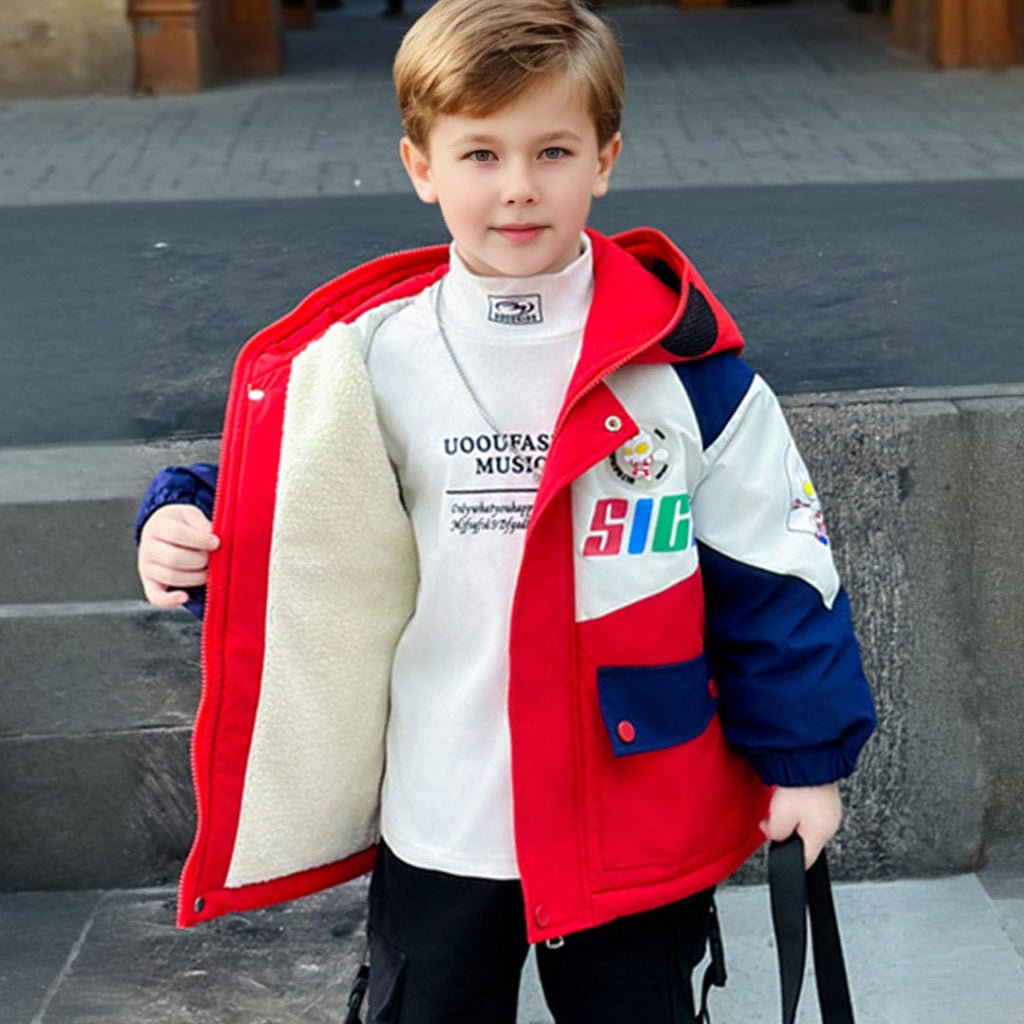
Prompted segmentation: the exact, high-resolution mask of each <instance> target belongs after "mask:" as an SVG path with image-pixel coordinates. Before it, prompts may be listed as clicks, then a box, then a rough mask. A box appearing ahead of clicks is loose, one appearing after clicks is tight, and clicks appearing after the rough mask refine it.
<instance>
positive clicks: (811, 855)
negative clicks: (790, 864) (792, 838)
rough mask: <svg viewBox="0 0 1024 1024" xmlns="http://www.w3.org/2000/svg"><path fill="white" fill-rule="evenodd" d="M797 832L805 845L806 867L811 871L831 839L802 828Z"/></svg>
mask: <svg viewBox="0 0 1024 1024" xmlns="http://www.w3.org/2000/svg"><path fill="white" fill-rule="evenodd" d="M797 832H798V834H799V835H800V838H801V839H802V840H803V843H804V867H805V868H806V869H807V870H810V868H811V865H813V864H814V862H815V861H816V860H817V859H818V857H820V856H821V851H822V850H824V849H825V844H826V843H827V842H828V840H829V838H831V837H828V836H823V835H821V834H820V833H816V832H811V831H810V830H805V829H802V828H798V829H797Z"/></svg>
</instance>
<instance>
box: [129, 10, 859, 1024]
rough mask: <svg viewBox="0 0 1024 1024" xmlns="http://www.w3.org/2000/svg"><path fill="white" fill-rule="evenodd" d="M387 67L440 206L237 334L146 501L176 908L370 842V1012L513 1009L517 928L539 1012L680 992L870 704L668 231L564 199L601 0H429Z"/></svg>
mask: <svg viewBox="0 0 1024 1024" xmlns="http://www.w3.org/2000/svg"><path fill="white" fill-rule="evenodd" d="M395 84H396V90H397V94H398V100H399V105H400V108H401V111H402V116H403V123H404V128H405V136H404V138H403V139H402V141H401V146H400V152H401V158H402V162H403V164H404V166H405V169H406V171H407V172H408V174H409V177H410V179H411V181H412V184H413V187H414V188H415V189H416V192H417V194H418V195H419V197H420V198H421V199H422V200H423V201H425V202H428V203H434V202H436V203H439V204H440V208H441V212H442V214H443V216H444V219H445V223H446V225H447V227H448V229H449V231H450V233H451V235H452V239H453V241H452V244H451V246H450V247H446V248H441V247H438V248H434V249H425V250H418V251H415V252H411V253H400V254H396V255H392V256H386V257H383V258H382V259H380V260H376V261H374V262H372V263H370V264H367V265H366V266H364V267H360V268H357V269H356V270H353V271H351V272H349V273H348V274H346V275H344V276H342V277H341V278H339V279H338V280H336V281H334V282H332V283H330V284H328V285H326V286H324V287H323V288H321V289H320V290H319V291H317V292H316V293H314V294H313V295H312V296H310V297H309V298H308V299H307V300H306V301H305V302H304V303H303V304H302V305H301V306H299V307H298V309H297V310H295V311H294V312H293V313H292V314H290V315H289V316H287V317H286V318H284V319H283V320H282V321H280V322H278V323H277V324H275V325H273V326H271V327H270V328H268V329H267V330H265V331H264V332H262V333H261V334H259V335H257V337H256V338H255V339H253V340H252V341H251V342H250V343H249V345H247V346H246V348H245V350H244V351H243V353H242V355H241V356H240V357H239V361H238V364H237V365H236V368H235V374H234V379H233V383H232V389H231V395H230V397H229V402H228V414H227V419H226V423H225V432H224V442H223V450H222V463H221V467H220V471H219V476H218V475H217V471H216V470H215V469H214V468H213V467H210V466H198V467H192V468H191V469H172V470H168V471H165V473H164V474H161V476H160V477H158V478H157V480H156V481H155V482H154V484H153V485H152V487H151V488H150V491H149V493H148V494H147V496H146V499H145V500H144V502H143V506H142V508H141V509H140V513H139V527H140V529H141V540H140V547H139V569H140V575H141V577H142V580H143V585H144V588H145V591H146V595H147V597H148V598H149V599H150V600H151V601H152V602H153V603H154V604H157V605H160V606H170V605H175V604H181V603H184V602H186V601H188V600H189V599H190V596H189V594H187V593H186V592H185V589H186V588H187V589H190V590H191V591H192V594H191V596H192V599H193V600H196V599H197V592H196V591H195V590H194V589H192V588H196V587H201V586H202V585H204V584H208V585H207V614H206V620H205V623H204V693H203V700H202V705H201V708H200V713H199V717H198V720H197V724H196V732H195V739H194V764H195V784H196V792H197V799H198V804H199V808H200V814H199V826H198V833H197V837H196V842H195V845H194V847H193V851H192V854H191V855H190V857H189V861H188V863H187V865H186V867H185V871H184V874H183V877H182V902H181V906H180V911H179V921H180V923H182V924H185V925H187V924H192V923H194V922H196V921H199V920H205V919H208V918H210V917H214V916H216V915H218V914H221V913H225V912H228V911H231V910H241V909H246V908H251V907H254V906H260V905H263V904H265V903H269V902H273V901H276V900H281V899H287V898H292V897H295V896H298V895H302V894H304V893H308V892H311V891H314V890H316V889H318V888H323V887H324V886H327V885H331V884H335V883H337V882H340V881H344V880H345V879H348V878H352V877H355V876H356V875H358V874H360V873H363V872H365V871H367V870H369V869H370V867H371V865H372V867H373V879H372V882H371V890H370V922H369V928H370V957H371V981H370V996H369V998H370V1006H369V1012H370V1017H369V1019H370V1020H371V1021H400V1022H402V1024H426V1022H462V1024H473V1022H479V1024H495V1022H506V1021H508V1022H512V1021H514V1020H515V1014H516V1007H515V1002H516V993H517V989H518V983H519V973H520V970H521V967H522V963H523V959H524V957H525V954H526V951H527V943H528V942H530V943H538V944H539V945H538V963H539V970H540V975H541V981H542V984H543V987H544V992H545V997H546V999H547V1001H548V1003H549V1006H550V1007H551V1010H552V1012H553V1014H554V1016H555V1018H556V1020H557V1021H558V1022H559V1024H567V1022H577V1021H579V1022H587V1024H600V1022H602V1021H623V1020H638V1021H644V1022H645V1024H658V1022H666V1024H667V1022H669V1021H673V1022H674V1021H692V1020H693V1019H694V1008H693V1002H692V996H691V994H690V984H689V978H690V973H691V970H692V968H693V966H694V964H696V963H697V962H698V961H699V959H700V957H701V955H702V954H703V951H704V947H705V937H706V934H707V929H708V920H709V907H710V899H711V890H712V888H713V886H714V885H716V884H717V883H718V882H720V881H721V880H722V879H723V878H725V877H726V876H728V875H729V874H730V873H731V872H732V871H734V870H735V869H736V868H737V867H738V866H739V865H740V864H741V863H742V862H743V861H744V860H746V859H747V858H748V857H749V856H750V854H751V853H752V852H753V851H754V850H755V849H756V848H757V847H758V846H759V845H760V844H761V843H762V842H763V840H764V837H765V835H767V836H769V837H771V838H775V839H782V838H785V837H787V836H789V835H790V834H792V832H793V831H794V830H796V831H797V832H798V833H800V835H801V836H802V838H803V841H804V845H805V850H806V856H807V859H808V863H810V862H811V861H813V860H814V858H815V857H816V856H817V854H818V852H819V851H820V850H821V848H822V846H823V845H824V844H825V843H826V842H827V841H828V839H829V838H830V837H831V836H832V834H833V833H834V832H835V830H836V828H837V826H838V823H839V817H840V804H839V797H838V794H837V790H836V786H835V781H836V780H837V779H838V778H841V777H843V776H844V775H846V774H848V773H849V772H850V771H852V769H853V767H854V764H855V761H856V757H857V754H858V751H859V749H860V747H861V746H862V745H863V743H864V741H865V740H866V739H867V737H868V735H869V734H870V732H871V730H872V728H873V725H874V713H873V709H872V704H871V698H870V695H869V693H868V689H867V686H866V682H865V680H864V677H863V674H862V671H861V667H860V659H859V655H858V652H857V646H856V641H855V640H854V637H853V633H852V629H851V625H850V619H849V611H848V603H847V600H846V598H845V596H844V594H843V593H842V590H841V588H840V586H839V581H838V579H837V578H836V574H835V569H834V567H833V564H832V560H831V553H830V549H829V541H828V536H827V533H826V531H825V526H824V522H823V520H822V517H821V511H820V505H819V503H818V500H817V497H816V495H815V493H814V490H813V488H812V486H811V484H810V481H809V480H808V477H807V472H806V469H805V468H804V465H803V462H802V461H801V459H800V456H799V454H798V453H797V452H796V449H795V448H794V447H793V443H792V440H791V438H790V435H789V432H788V430H787V428H786V426H785V424H784V422H783V420H782V417H781V414H780V412H779V410H778V406H777V404H776V402H775V400H774V397H773V396H772V395H771V393H770V391H769V390H768V388H767V387H766V385H765V384H764V383H763V382H762V381H761V380H760V379H759V378H757V377H756V376H754V374H753V373H752V372H751V371H750V370H749V369H748V368H747V367H746V366H745V365H744V364H743V363H742V362H741V361H740V360H739V359H738V357H737V352H738V350H739V349H740V347H741V345H742V341H741V339H740V337H739V334H738V332H737V330H736V327H735V325H734V324H733V322H732V320H731V319H730V318H729V316H728V314H727V313H726V312H725V310H724V309H723V308H722V307H721V306H720V305H719V304H718V303H717V301H716V300H715V299H714V298H713V297H712V295H711V293H710V292H709V291H708V289H707V287H706V286H705V285H704V283H703V281H702V280H701V278H700V277H699V276H698V275H697V273H696V272H695V271H694V269H693V268H692V266H691V265H690V264H689V263H688V262H687V260H686V259H685V257H684V256H683V255H682V254H681V253H680V252H679V251H678V250H677V249H676V248H675V247H674V246H673V245H672V244H671V243H670V242H669V241H668V240H667V239H666V238H664V236H662V235H660V234H659V233H657V232H655V231H652V230H650V229H639V230H637V231H633V232H630V233H628V234H626V235H623V236H619V237H618V238H616V239H614V240H610V239H607V238H603V237H602V236H600V235H598V234H596V233H594V232H590V231H587V230H585V222H586V219H587V216H588V213H589V207H590V202H591V199H592V198H594V197H599V196H602V195H604V193H605V192H606V190H607V188H608V183H609V180H610V177H611V174H612V170H613V168H614V166H615V162H616V160H617V158H618V155H619V151H620V149H621V137H620V135H619V117H620V111H621V105H622V94H623V84H624V76H623V70H622V63H621V57H620V54H619V51H618V47H617V44H616V42H615V39H614V37H613V35H612V34H611V32H610V30H609V29H608V27H607V26H606V25H605V24H604V23H603V22H602V21H601V20H600V18H598V17H597V16H596V15H595V14H593V13H592V12H591V11H590V10H588V9H587V8H586V7H585V6H584V5H583V4H582V3H579V2H578V0H521V2H519V3H516V4H509V3H506V2H503V0H439V2H438V3H436V4H435V5H434V6H433V7H432V8H431V10H430V11H429V12H428V13H427V14H426V15H424V16H423V17H422V18H420V19H419V21H418V22H417V23H416V24H415V25H414V26H413V27H412V29H411V30H410V31H409V32H408V34H407V35H406V37H405V39H404V41H403V43H402V46H401V48H400V50H399V53H398V56H397V58H396V62H395ZM396 484H397V486H396ZM214 485H216V490H217V511H216V513H215V514H214V513H213V512H212V495H213V489H214ZM211 515H212V516H213V526H212V528H211V526H210V523H209V521H208V517H209V516H211ZM214 531H215V532H214ZM208 563H209V564H208ZM385 752H386V759H385ZM385 760H386V763H385ZM378 814H379V817H378ZM378 838H379V839H380V843H379V846H376V847H375V844H376V843H377V840H378Z"/></svg>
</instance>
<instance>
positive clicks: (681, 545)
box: [583, 494, 694, 558]
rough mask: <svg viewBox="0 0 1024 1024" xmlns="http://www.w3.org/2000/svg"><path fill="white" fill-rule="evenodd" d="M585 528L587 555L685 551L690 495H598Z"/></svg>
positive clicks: (689, 538) (690, 525) (689, 532)
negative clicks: (645, 496) (634, 496)
mask: <svg viewBox="0 0 1024 1024" xmlns="http://www.w3.org/2000/svg"><path fill="white" fill-rule="evenodd" d="M589 529H590V532H589V533H588V534H587V537H586V539H585V540H584V541H583V554H584V556H585V557H588V558H592V557H596V556H600V555H618V554H622V553H625V554H627V555H642V554H644V552H646V551H657V552H665V551H685V550H686V549H687V548H688V547H690V545H691V544H693V543H694V536H693V520H692V518H691V516H690V496H689V495H688V494H666V495H663V496H662V497H661V498H599V499H598V500H597V501H596V502H595V503H594V513H593V515H592V516H591V517H590V527H589ZM623 545H625V549H624V550H623Z"/></svg>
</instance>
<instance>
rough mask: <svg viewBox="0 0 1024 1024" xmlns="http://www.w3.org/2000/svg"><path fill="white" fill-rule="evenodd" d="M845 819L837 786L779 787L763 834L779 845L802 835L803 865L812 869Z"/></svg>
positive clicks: (762, 829) (770, 805)
mask: <svg viewBox="0 0 1024 1024" xmlns="http://www.w3.org/2000/svg"><path fill="white" fill-rule="evenodd" d="M842 817H843V804H842V801H841V800H840V797H839V787H838V786H837V785H836V784H835V783H834V782H830V783H828V784H827V785H825V786H796V787H792V788H788V787H785V786H779V787H777V788H776V790H775V792H774V793H773V794H772V799H771V803H770V804H769V805H768V817H767V818H766V819H765V820H764V821H762V822H761V831H762V832H763V833H764V834H765V835H766V836H767V837H768V838H769V839H772V840H774V841H775V842H778V843H781V842H782V841H783V840H784V839H788V838H789V837H790V836H791V835H792V834H793V833H794V832H797V833H799V835H800V838H801V839H802V840H803V841H804V865H805V867H808V868H809V867H810V866H811V865H812V864H813V863H814V862H815V861H816V860H817V859H818V854H819V853H821V851H822V850H823V849H824V847H825V844H826V843H827V842H828V841H829V840H830V839H831V838H832V837H833V836H834V835H835V834H836V829H838V828H839V822H840V821H841V820H842Z"/></svg>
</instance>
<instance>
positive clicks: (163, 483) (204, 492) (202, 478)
mask: <svg viewBox="0 0 1024 1024" xmlns="http://www.w3.org/2000/svg"><path fill="white" fill-rule="evenodd" d="M216 489H217V467H216V466H215V465H213V464H212V463H209V462H198V463H196V464H195V465H193V466H169V467H168V468H167V469H164V470H161V471H160V472H159V473H157V475H156V476H155V477H154V478H153V481H152V483H150V485H149V487H148V488H146V493H145V494H144V495H143V496H142V503H141V504H140V505H139V511H138V514H137V515H136V517H135V543H136V544H138V543H139V536H140V535H141V533H142V528H143V526H145V525H146V520H147V519H149V517H150V516H151V515H152V514H153V513H154V512H155V511H156V510H157V509H158V508H163V506H164V505H194V506H195V507H196V508H198V509H199V510H200V511H201V512H202V513H203V515H205V516H206V518H207V519H213V497H214V494H215V492H216ZM188 595H189V600H188V602H187V603H186V604H185V607H186V608H187V609H188V610H189V611H190V612H191V613H192V614H193V615H195V616H196V618H198V619H201V618H202V617H203V611H204V609H205V605H206V588H205V587H193V588H191V589H190V590H189V591H188Z"/></svg>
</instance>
